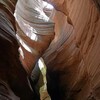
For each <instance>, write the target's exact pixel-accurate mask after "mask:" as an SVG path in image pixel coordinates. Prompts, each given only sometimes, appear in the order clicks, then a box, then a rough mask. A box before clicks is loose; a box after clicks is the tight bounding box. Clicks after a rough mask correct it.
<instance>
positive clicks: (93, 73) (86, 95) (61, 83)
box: [43, 0, 100, 100]
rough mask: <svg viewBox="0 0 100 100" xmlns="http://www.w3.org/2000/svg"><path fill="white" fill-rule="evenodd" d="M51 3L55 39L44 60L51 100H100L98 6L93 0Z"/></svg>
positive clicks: (56, 1) (54, 0)
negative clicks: (52, 6)
mask: <svg viewBox="0 0 100 100" xmlns="http://www.w3.org/2000/svg"><path fill="white" fill-rule="evenodd" d="M49 1H50V0H49ZM51 1H52V2H51V3H52V4H53V5H54V6H55V8H56V10H54V14H53V19H54V21H55V23H56V25H55V38H54V40H53V42H52V43H51V45H50V47H49V48H48V50H47V51H46V52H45V54H44V56H43V58H44V60H45V63H46V65H47V79H48V84H47V85H48V91H49V93H50V95H51V97H52V100H67V99H68V100H100V12H99V9H97V8H98V7H99V6H98V7H97V6H96V5H95V3H94V1H92V0H65V1H64V0H62V2H60V1H61V0H59V1H58V0H51ZM98 2H99V0H98ZM57 5H58V6H57ZM57 10H58V11H57ZM61 11H62V12H61ZM51 88H52V89H51Z"/></svg>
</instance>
